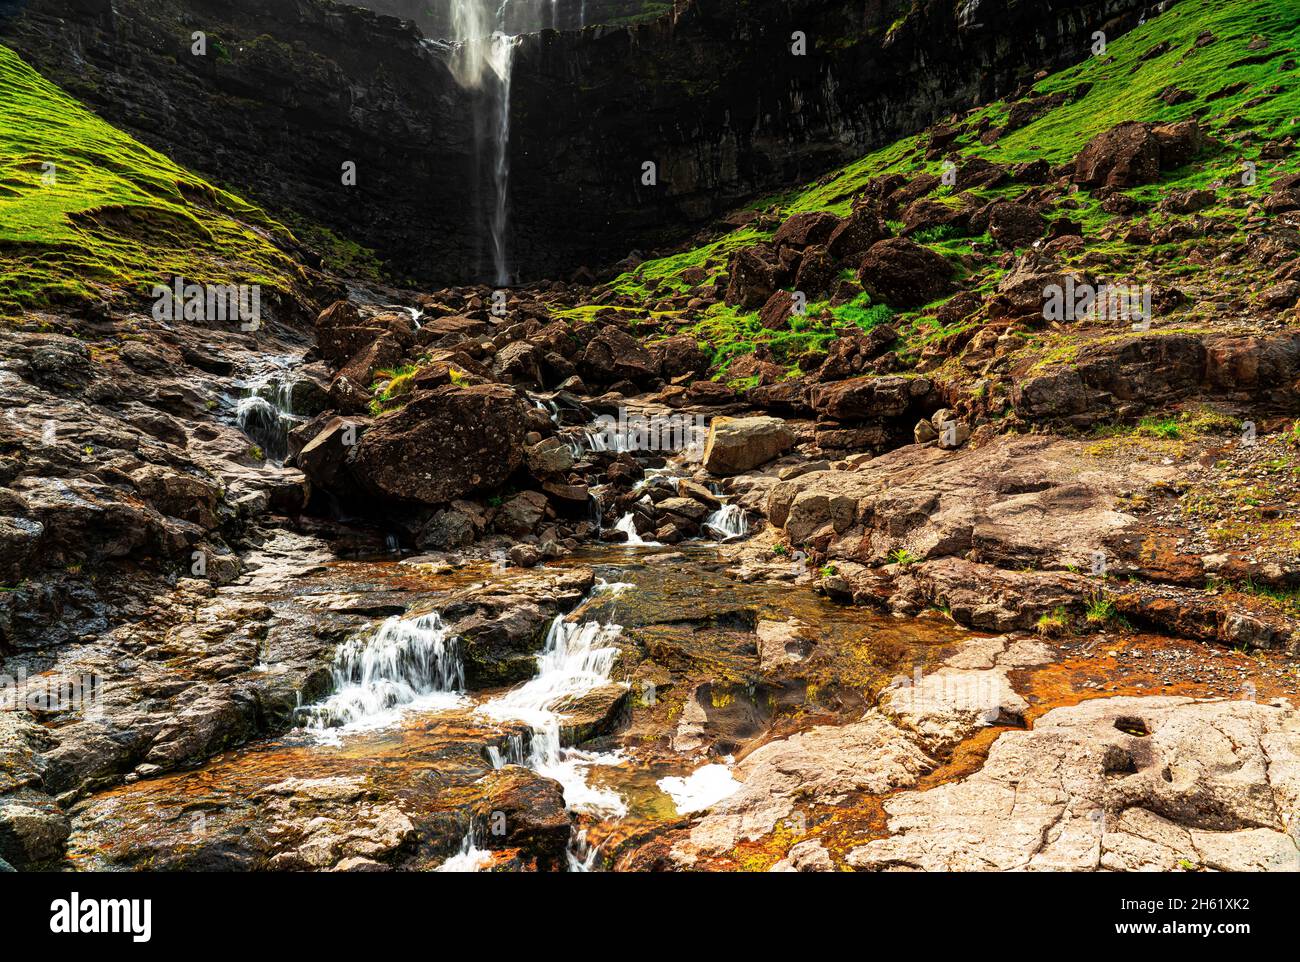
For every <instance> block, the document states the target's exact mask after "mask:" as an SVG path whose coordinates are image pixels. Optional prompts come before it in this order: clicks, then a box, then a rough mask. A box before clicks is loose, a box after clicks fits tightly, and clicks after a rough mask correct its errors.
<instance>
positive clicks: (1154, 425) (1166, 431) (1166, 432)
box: [1138, 418, 1182, 441]
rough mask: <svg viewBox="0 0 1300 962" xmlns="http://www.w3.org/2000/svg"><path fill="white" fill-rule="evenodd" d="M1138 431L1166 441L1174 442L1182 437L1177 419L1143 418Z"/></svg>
mask: <svg viewBox="0 0 1300 962" xmlns="http://www.w3.org/2000/svg"><path fill="white" fill-rule="evenodd" d="M1138 430H1139V431H1141V432H1142V433H1143V434H1150V435H1151V436H1153V437H1157V438H1163V439H1165V440H1166V441H1173V440H1176V439H1177V438H1179V437H1181V436H1182V428H1180V427H1179V425H1178V419H1177V418H1143V419H1142V422H1141V423H1140V424H1139V425H1138Z"/></svg>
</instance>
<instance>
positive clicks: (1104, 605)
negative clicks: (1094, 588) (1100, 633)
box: [1085, 594, 1115, 625]
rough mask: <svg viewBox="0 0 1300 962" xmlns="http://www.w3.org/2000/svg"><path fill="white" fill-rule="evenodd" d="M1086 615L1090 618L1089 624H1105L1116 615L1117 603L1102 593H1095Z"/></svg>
mask: <svg viewBox="0 0 1300 962" xmlns="http://www.w3.org/2000/svg"><path fill="white" fill-rule="evenodd" d="M1085 617H1086V618H1087V619H1088V623H1089V624H1092V625H1102V624H1105V623H1106V622H1108V621H1110V620H1111V619H1113V618H1114V617H1115V605H1114V604H1113V603H1112V602H1111V601H1110V600H1109V599H1108V598H1105V597H1103V596H1102V595H1099V594H1098V595H1093V597H1092V600H1090V601H1089V602H1088V610H1087V612H1086V613H1085Z"/></svg>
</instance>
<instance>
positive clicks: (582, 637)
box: [70, 543, 959, 871]
mask: <svg viewBox="0 0 1300 962" xmlns="http://www.w3.org/2000/svg"><path fill="white" fill-rule="evenodd" d="M726 550H727V549H726V547H725V546H719V545H716V544H707V543H700V544H694V545H690V546H686V547H681V546H679V547H678V548H677V549H664V548H653V547H635V546H626V545H613V546H598V547H594V548H592V549H589V550H587V551H586V552H583V553H579V554H577V555H575V556H573V557H570V558H566V559H564V560H563V561H560V562H556V563H553V564H551V565H548V566H546V567H544V568H538V569H535V570H522V569H515V568H505V569H502V568H500V567H493V566H492V565H489V564H487V563H477V562H476V563H472V564H466V565H462V566H459V567H456V568H448V567H445V566H443V567H438V566H433V565H429V564H425V563H422V562H421V560H420V559H419V558H411V559H405V560H397V559H393V558H391V557H384V558H381V559H378V560H365V561H341V560H339V561H333V562H329V563H326V564H323V565H319V566H316V567H314V568H311V569H309V570H308V571H307V572H305V573H302V574H301V576H297V577H293V578H291V579H285V578H280V579H271V580H270V581H269V582H267V585H268V586H269V587H268V589H267V590H265V591H261V589H259V588H258V586H257V584H256V583H255V584H253V585H251V586H245V587H244V588H242V589H239V588H236V589H232V590H242V591H243V592H244V593H245V594H251V595H253V596H255V597H260V598H261V600H264V601H266V602H267V603H269V604H271V605H272V606H273V607H279V608H281V609H284V610H286V611H288V610H300V609H304V608H305V609H320V608H331V607H335V608H337V607H340V606H341V607H344V608H347V609H348V610H353V611H355V610H362V611H369V610H374V611H389V610H393V609H395V608H399V607H400V608H401V609H403V613H402V614H390V615H387V616H386V617H383V618H375V619H373V620H372V621H370V622H369V623H368V626H367V627H364V628H362V629H361V630H360V631H358V632H356V633H354V634H352V635H351V636H350V637H348V638H347V639H346V640H345V641H343V642H342V644H340V645H339V646H338V647H337V649H336V651H335V654H334V659H333V663H332V665H331V666H330V673H331V676H332V679H331V683H330V686H329V687H330V691H329V693H328V694H327V695H325V696H324V697H322V698H319V699H317V700H315V701H311V702H308V703H306V704H303V705H302V706H301V708H300V709H299V710H298V712H297V713H296V718H295V724H296V727H294V728H293V730H291V731H289V732H288V733H286V734H284V735H282V736H279V737H275V738H270V739H266V740H263V741H259V742H256V743H253V744H249V745H246V746H244V747H242V748H239V749H236V750H234V751H230V752H227V753H226V754H224V755H220V756H218V757H216V758H214V759H212V760H210V761H209V762H208V763H206V764H204V765H203V766H201V767H199V768H197V769H194V770H190V771H185V772H179V773H173V774H168V775H163V776H160V777H155V778H146V779H141V780H138V781H133V782H131V783H130V784H126V785H122V786H120V787H117V788H113V789H111V790H109V791H107V792H104V793H101V794H99V795H96V796H93V797H92V798H90V799H87V800H85V801H83V802H81V803H79V805H78V807H77V809H76V811H75V813H74V831H73V837H72V840H71V843H70V857H71V858H72V860H73V861H74V863H75V864H77V865H78V867H83V868H99V869H106V868H116V867H126V866H129V867H143V866H144V865H146V864H163V865H166V866H167V867H196V868H197V867H206V868H214V867H226V868H236V867H238V868H248V867H261V866H269V867H282V865H283V863H282V862H276V860H275V859H276V855H275V853H276V852H277V851H279V850H281V849H282V848H283V847H284V845H285V841H286V839H291V840H297V839H298V837H299V836H300V835H302V834H303V833H307V834H308V835H309V834H310V831H311V828H310V824H311V820H309V824H308V825H306V826H304V824H303V820H302V817H297V816H295V811H297V810H299V809H301V810H302V811H303V812H308V811H315V812H316V813H317V815H316V818H315V822H316V823H319V822H320V821H321V820H322V818H328V819H330V820H331V824H337V825H339V826H342V827H340V828H339V829H338V831H347V830H352V829H354V828H355V827H356V826H357V825H363V826H364V825H368V824H369V823H368V822H367V820H368V819H375V820H376V822H377V823H381V822H382V820H383V818H390V820H391V819H393V818H399V817H400V818H402V819H403V820H409V823H410V825H411V826H413V828H414V832H413V833H407V834H408V835H409V836H410V837H408V838H406V840H405V841H404V842H403V844H402V845H400V846H396V850H395V851H394V852H393V853H386V854H387V856H388V861H389V864H391V865H393V866H394V867H399V868H406V869H415V870H430V869H440V870H446V871H459V870H463V871H472V870H480V869H483V868H485V867H487V866H489V865H490V864H491V862H492V858H491V855H490V853H489V852H488V851H487V849H486V848H485V847H484V846H485V845H486V844H489V843H490V840H488V839H487V837H486V827H485V826H484V825H483V824H482V820H481V819H476V818H475V816H474V815H473V814H472V813H473V810H474V805H475V803H476V795H475V792H476V785H478V784H480V783H481V782H480V780H482V779H484V777H485V776H487V775H488V774H490V773H491V772H493V771H497V770H500V769H502V768H505V767H508V766H525V767H526V768H528V769H531V770H532V771H534V772H536V773H538V774H540V775H542V776H544V777H545V778H547V779H554V780H555V781H556V782H558V783H559V785H560V786H562V789H563V798H564V806H565V807H566V808H567V809H568V811H569V813H570V816H571V818H572V831H571V835H570V839H569V845H568V852H567V860H566V861H567V866H566V867H567V868H568V869H570V870H579V871H582V870H600V869H602V868H606V867H608V864H609V861H610V859H611V858H612V855H613V853H614V852H615V851H616V850H618V849H619V848H620V847H621V846H626V845H629V844H635V843H636V842H635V840H636V839H637V838H643V837H646V836H647V835H653V834H654V833H655V832H656V831H657V830H658V829H659V828H661V827H664V826H670V825H674V824H681V823H682V819H683V817H684V816H686V815H689V814H690V813H692V812H696V811H699V810H701V809H703V808H706V807H707V806H708V805H709V804H712V803H713V802H715V801H717V800H718V799H720V798H725V797H726V796H727V795H728V794H730V792H731V791H734V790H735V788H736V787H737V786H738V783H736V781H735V780H734V778H733V777H732V776H731V773H730V772H731V765H732V764H733V761H734V759H735V758H736V757H737V756H740V755H743V753H744V752H745V751H747V750H748V749H750V748H752V747H754V746H757V745H758V744H761V743H762V742H763V741H764V740H765V739H768V738H770V737H772V736H773V734H774V733H776V732H778V731H781V732H787V731H790V730H794V729H797V728H798V727H801V726H803V725H806V724H807V723H809V722H812V721H816V722H817V723H823V724H824V723H826V722H828V721H830V722H832V723H834V722H836V721H845V720H849V719H851V718H853V717H855V716H857V715H860V714H861V711H862V710H864V709H865V707H867V706H868V705H869V703H870V700H871V698H872V692H873V690H876V689H878V687H879V686H880V685H882V684H884V683H885V682H887V681H888V679H889V678H890V677H891V676H894V675H896V674H898V673H904V674H906V673H908V672H910V670H911V665H913V664H915V663H919V662H920V661H923V660H924V659H925V657H926V651H927V650H929V649H932V648H933V647H934V646H936V645H943V644H946V643H951V642H952V640H953V639H954V637H955V636H956V635H957V634H959V629H956V628H954V627H953V626H951V625H950V624H947V623H945V622H941V621H938V620H934V621H929V620H926V619H919V620H917V619H913V620H909V621H906V622H903V621H899V620H896V619H891V618H887V617H884V616H881V615H879V614H875V613H872V612H870V611H868V610H865V609H862V608H854V607H843V606H837V605H834V604H831V603H830V602H828V601H826V600H824V599H822V598H820V597H818V596H816V595H814V594H813V593H812V592H811V591H809V590H808V589H807V588H804V587H799V588H792V587H791V586H790V585H789V584H783V583H758V584H744V583H742V582H740V581H737V580H735V579H734V578H733V577H732V576H731V574H730V573H729V572H728V570H727V564H726V560H725V558H724V557H723V556H722V553H723V552H724V551H726ZM583 569H586V570H589V571H590V572H593V573H594V584H593V587H591V588H590V590H589V591H588V592H587V593H586V595H585V597H583V598H582V600H581V601H580V603H579V604H578V605H577V606H576V607H575V608H574V609H573V610H571V611H570V612H569V613H568V614H565V615H561V616H559V617H556V618H555V619H554V620H553V621H552V622H551V623H550V625H549V627H548V628H547V629H546V631H545V636H544V638H543V639H542V641H541V645H540V649H539V650H538V651H537V653H536V655H535V656H534V657H535V663H536V666H535V670H534V671H533V674H532V677H531V678H529V679H528V680H526V681H523V682H521V683H518V684H515V685H513V686H507V687H504V688H497V689H486V690H467V689H466V684H465V677H466V676H465V668H464V665H463V662H462V660H461V651H460V645H459V641H458V639H457V638H456V636H455V635H454V634H453V633H451V632H450V631H449V630H448V628H447V626H446V624H445V623H444V622H443V620H442V618H441V616H440V614H439V607H440V605H445V604H446V603H447V599H449V598H450V597H452V596H453V595H455V594H456V593H457V592H464V591H465V590H467V589H473V588H475V587H478V586H483V585H494V586H505V587H507V588H513V587H516V586H517V587H519V588H520V589H521V590H523V589H526V588H527V587H528V586H529V585H530V584H535V583H536V582H537V580H538V579H539V578H544V577H546V576H547V575H548V574H551V573H554V572H555V571H557V570H558V571H566V570H567V571H574V572H577V571H581V570H583ZM259 591H260V594H259ZM768 621H773V622H782V623H784V622H790V621H794V622H797V623H799V624H800V625H802V626H805V628H806V629H807V632H806V634H807V638H808V645H809V646H810V648H811V654H810V655H809V656H808V657H807V658H805V659H803V660H802V661H800V662H799V663H798V664H797V665H793V666H791V667H790V668H789V669H787V670H783V671H778V672H773V671H766V672H764V671H760V670H759V664H758V654H757V647H756V634H755V632H756V629H757V627H758V626H759V625H760V624H761V623H764V622H768ZM259 669H260V670H262V671H265V672H275V671H276V670H277V666H276V665H275V664H274V663H273V662H272V663H267V664H261V665H259ZM602 699H603V701H602ZM584 703H585V704H587V705H590V704H592V703H595V704H598V705H606V704H614V705H617V706H619V707H618V708H617V710H615V711H612V712H611V719H613V721H612V723H609V724H602V725H601V726H599V730H597V731H594V734H593V732H591V731H589V732H586V734H587V735H592V737H588V738H586V740H584V741H583V743H582V745H581V747H577V746H575V745H574V744H572V742H573V738H574V735H575V729H574V728H573V727H572V726H571V719H570V718H569V716H568V715H567V714H566V712H569V711H572V710H574V709H573V708H572V707H571V706H574V705H581V704H584ZM597 714H598V715H599V714H600V713H599V712H597ZM303 793H306V794H305V795H304V794H303ZM322 793H324V794H323V795H322ZM286 800H287V804H286ZM321 812H324V813H326V814H325V815H323V816H322V815H321V814H320V813H321ZM376 813H379V814H376ZM404 823H405V822H403V824H404ZM358 830H359V829H358ZM366 837H367V838H369V836H366ZM346 844H353V843H346ZM355 844H356V846H357V850H358V851H362V850H364V849H365V848H366V846H367V845H372V842H370V841H367V842H366V843H365V844H362V843H361V842H356V843H355ZM372 847H373V846H372ZM345 848H346V845H345Z"/></svg>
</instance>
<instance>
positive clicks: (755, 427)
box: [704, 417, 794, 474]
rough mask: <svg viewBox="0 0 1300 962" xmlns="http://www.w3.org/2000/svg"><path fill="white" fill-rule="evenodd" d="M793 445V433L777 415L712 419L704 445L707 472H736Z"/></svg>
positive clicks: (783, 452)
mask: <svg viewBox="0 0 1300 962" xmlns="http://www.w3.org/2000/svg"><path fill="white" fill-rule="evenodd" d="M792 447H794V432H792V431H791V430H790V429H789V428H788V427H787V426H786V423H785V422H784V421H782V420H781V419H780V418H771V417H750V418H715V419H714V420H713V423H712V424H711V425H709V439H708V441H707V442H706V443H705V446H704V467H705V469H706V470H708V471H709V472H710V473H711V474H740V473H741V472H743V471H749V470H751V469H752V468H756V467H758V466H759V465H760V464H766V463H767V462H768V461H771V460H772V459H773V458H778V457H780V456H781V455H782V454H785V452H787V451H789V450H790V449H791V448H792Z"/></svg>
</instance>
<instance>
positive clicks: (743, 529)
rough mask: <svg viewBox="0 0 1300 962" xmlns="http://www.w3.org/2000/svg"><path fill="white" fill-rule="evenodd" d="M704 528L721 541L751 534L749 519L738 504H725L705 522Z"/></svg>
mask: <svg viewBox="0 0 1300 962" xmlns="http://www.w3.org/2000/svg"><path fill="white" fill-rule="evenodd" d="M704 527H705V528H707V529H708V530H709V531H711V532H712V533H713V534H714V536H716V537H717V538H718V539H719V540H720V541H731V540H733V539H734V538H743V537H744V536H745V535H747V534H749V518H748V516H746V514H745V509H744V508H742V507H741V506H740V505H738V504H724V505H723V506H722V507H721V508H719V509H718V510H717V511H715V512H713V514H711V515H709V516H708V517H707V518H706V519H705V520H704Z"/></svg>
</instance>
